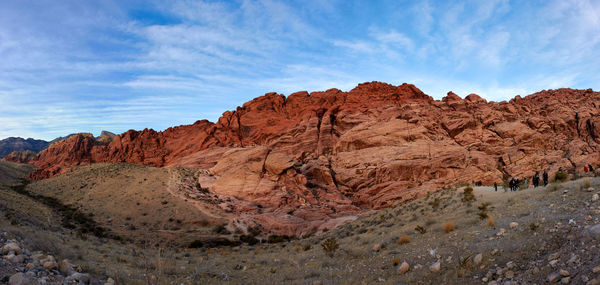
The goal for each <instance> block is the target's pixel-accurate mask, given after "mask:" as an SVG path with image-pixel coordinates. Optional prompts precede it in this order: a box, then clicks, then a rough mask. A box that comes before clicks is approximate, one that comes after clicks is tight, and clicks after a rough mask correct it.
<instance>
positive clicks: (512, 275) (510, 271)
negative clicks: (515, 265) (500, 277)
mask: <svg viewBox="0 0 600 285" xmlns="http://www.w3.org/2000/svg"><path fill="white" fill-rule="evenodd" d="M504 277H506V278H507V279H513V278H514V277H515V273H514V272H513V271H512V270H508V271H506V272H504Z"/></svg>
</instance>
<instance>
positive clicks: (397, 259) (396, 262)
mask: <svg viewBox="0 0 600 285" xmlns="http://www.w3.org/2000/svg"><path fill="white" fill-rule="evenodd" d="M392 264H394V266H397V265H398V264H400V258H398V257H394V259H393V260H392Z"/></svg>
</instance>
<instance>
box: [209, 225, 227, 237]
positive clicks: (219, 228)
mask: <svg viewBox="0 0 600 285" xmlns="http://www.w3.org/2000/svg"><path fill="white" fill-rule="evenodd" d="M213 232H215V233H216V234H222V235H228V234H231V232H229V231H228V230H227V229H226V228H225V225H216V226H215V228H214V229H213Z"/></svg>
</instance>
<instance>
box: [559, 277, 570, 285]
mask: <svg viewBox="0 0 600 285" xmlns="http://www.w3.org/2000/svg"><path fill="white" fill-rule="evenodd" d="M569 282H571V277H565V278H563V279H560V283H562V284H569Z"/></svg>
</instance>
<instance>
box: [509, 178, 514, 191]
mask: <svg viewBox="0 0 600 285" xmlns="http://www.w3.org/2000/svg"><path fill="white" fill-rule="evenodd" d="M508 186H509V187H510V191H511V192H512V191H513V189H515V179H514V178H512V177H511V178H510V180H509V181H508Z"/></svg>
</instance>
